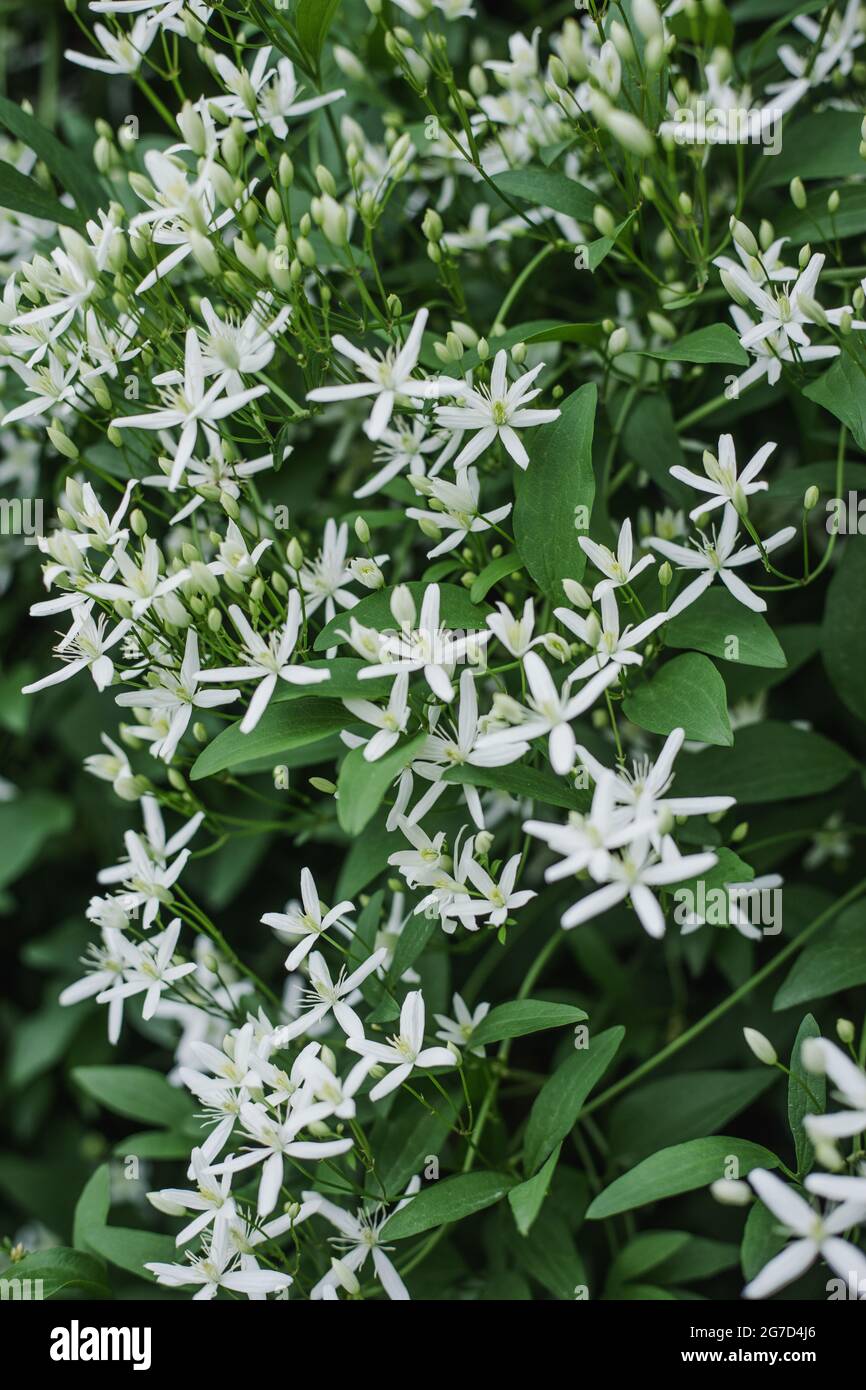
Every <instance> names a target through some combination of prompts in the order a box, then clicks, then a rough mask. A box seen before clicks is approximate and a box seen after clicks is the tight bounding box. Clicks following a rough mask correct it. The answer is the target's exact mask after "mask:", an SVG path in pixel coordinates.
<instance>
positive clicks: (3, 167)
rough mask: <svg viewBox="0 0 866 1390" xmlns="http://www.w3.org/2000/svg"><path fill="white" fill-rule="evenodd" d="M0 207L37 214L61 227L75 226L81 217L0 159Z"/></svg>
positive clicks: (78, 224) (31, 215)
mask: <svg viewBox="0 0 866 1390" xmlns="http://www.w3.org/2000/svg"><path fill="white" fill-rule="evenodd" d="M0 207H3V208H11V209H12V211H13V212H22V213H24V214H25V216H27V217H39V218H41V219H42V220H44V221H45V222H60V223H62V225H63V226H64V227H78V226H80V225H81V218H80V217H79V216H78V213H77V212H74V211H73V209H72V208H67V207H64V206H63V204H62V203H59V202H58V201H57V199H56V198H55V197H54V196H53V195H52V194H51V193H46V191H45V189H44V188H43V187H42V185H41V184H38V183H37V182H36V180H35V179H31V178H29V177H28V176H27V175H26V174H19V172H18V170H17V169H13V167H12V165H11V164H5V163H4V162H3V161H0Z"/></svg>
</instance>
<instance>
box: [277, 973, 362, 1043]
mask: <svg viewBox="0 0 866 1390" xmlns="http://www.w3.org/2000/svg"><path fill="white" fill-rule="evenodd" d="M385 955H386V952H385V951H381V950H380V951H375V952H374V953H373V955H371V956H368V957H367V959H366V960H365V961H364V963H363V964H362V965H359V966H358V968H357V970H353V971H352V973H351V975H347V974H346V971H345V969H343V970H341V971H340V973H339V975H338V976H337V979H336V980H333V979H332V978H331V972H330V970H329V969H328V963H327V961H326V960H325V957H324V956H323V955H321V954H320V953H319V952H318V951H311V952H310V963H309V973H310V985H311V986H312V988H311V989H309V990H306V991H305V996H306V999H307V1002H308V1004H309V1007H308V1009H307V1011H306V1013H303V1014H301V1016H300V1018H297V1019H295V1021H294V1023H289V1024H287V1025H286V1027H285V1028H280V1029H279V1030H278V1032H277V1035H276V1039H275V1040H276V1041H277V1044H278V1046H280V1047H282V1046H285V1044H286V1043H287V1042H290V1041H291V1039H292V1038H297V1037H300V1035H301V1034H302V1033H307V1032H309V1030H310V1029H311V1028H313V1027H315V1025H316V1024H317V1023H320V1022H321V1021H322V1019H323V1018H325V1017H326V1015H327V1014H329V1013H331V1012H333V1015H334V1018H335V1019H336V1020H337V1023H338V1024H339V1025H340V1027H341V1028H342V1030H343V1032H344V1033H345V1034H346V1036H347V1037H349V1036H352V1035H355V1034H363V1032H364V1025H363V1024H362V1022H361V1020H360V1018H359V1017H358V1015H357V1014H356V1013H355V1010H354V1009H353V1008H352V1007H351V1004H352V1002H356V1001H357V1000H358V998H360V993H359V991H358V986H359V985H360V984H362V983H363V981H364V980H366V978H367V976H368V975H372V974H373V971H374V970H376V969H378V967H379V966H380V965H381V963H382V961H383V960H384V959H385Z"/></svg>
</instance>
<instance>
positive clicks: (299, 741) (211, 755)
mask: <svg viewBox="0 0 866 1390" xmlns="http://www.w3.org/2000/svg"><path fill="white" fill-rule="evenodd" d="M323 684H324V682H323ZM349 722H351V717H350V716H349V715H348V714H347V712H346V710H345V709H344V707H343V706H342V705H341V704H338V703H337V701H336V700H317V699H315V698H312V697H309V696H308V697H306V698H304V699H301V700H290V701H287V702H286V703H284V704H270V705H268V707H267V709H266V710H265V712H264V714H263V715H262V717H261V719H260V720H259V722H258V724H257V725H256V727H255V728H254V729H253V730H251V732H250V733H248V734H242V733H241V731H240V721H239V722H238V723H237V724H231V725H229V727H228V728H227V729H223V731H222V733H220V734H217V736H216V738H215V739H214V741H213V743H209V744H208V746H207V748H205V749H203V751H202V752H201V753H199V755H198V757H197V758H196V760H195V762H194V763H193V766H192V770H191V771H190V778H191V779H192V781H193V782H197V781H199V780H200V779H201V778H202V777H212V776H213V775H214V773H216V772H226V771H228V769H230V768H233V767H239V766H241V765H242V764H245V763H251V762H254V761H256V759H259V758H261V759H264V758H273V760H274V762H279V760H280V755H281V754H284V753H287V752H288V751H289V750H290V749H293V748H303V747H306V745H307V744H311V743H319V742H320V741H321V740H323V739H326V738H328V737H329V736H330V735H333V734H337V733H339V732H340V730H341V729H344V728H345V727H346V725H347V723H349Z"/></svg>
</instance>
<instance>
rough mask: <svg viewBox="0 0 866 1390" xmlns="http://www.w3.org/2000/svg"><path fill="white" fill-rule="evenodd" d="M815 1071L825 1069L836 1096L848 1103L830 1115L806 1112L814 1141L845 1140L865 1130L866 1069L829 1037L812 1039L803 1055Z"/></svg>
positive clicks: (844, 1103) (814, 1142) (811, 1137)
mask: <svg viewBox="0 0 866 1390" xmlns="http://www.w3.org/2000/svg"><path fill="white" fill-rule="evenodd" d="M803 1059H804V1061H805V1063H806V1066H807V1067H808V1068H809V1070H810V1071H813V1072H819V1073H821V1072H826V1074H827V1075H828V1076H829V1077H830V1080H831V1081H832V1082H833V1085H834V1086H835V1087H836V1098H837V1099H838V1100H841V1101H842V1104H843V1105H845V1106H846V1109H845V1110H840V1111H837V1112H835V1113H834V1114H831V1115H806V1116H805V1118H804V1120H803V1124H804V1126H805V1129H806V1133H807V1134H808V1136H809V1138H810V1139H811V1140H812V1142H813V1144H817V1143H821V1142H822V1141H827V1140H829V1141H830V1142H831V1143H832V1142H833V1141H835V1140H836V1139H846V1138H848V1137H849V1136H850V1135H853V1134H859V1133H860V1131H861V1130H864V1129H866V1072H864V1071H863V1069H862V1068H861V1067H858V1066H857V1064H856V1062H854V1061H853V1060H852V1059H851V1058H850V1057H849V1056H847V1054H846V1053H844V1052H843V1051H842V1049H841V1047H837V1046H836V1044H835V1043H833V1042H830V1041H829V1039H827V1038H811V1039H809V1042H808V1047H807V1048H806V1049H805V1052H804V1057H803Z"/></svg>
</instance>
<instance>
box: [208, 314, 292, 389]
mask: <svg viewBox="0 0 866 1390" xmlns="http://www.w3.org/2000/svg"><path fill="white" fill-rule="evenodd" d="M272 304H273V295H271V294H260V295H258V296H257V297H256V299H255V300H254V301H253V304H252V307H251V309H250V312H249V313H248V314H247V316H246V318H244V319H241V320H238V319H237V318H236V317H233V316H232V315H231V314H227V315H226V317H225V318H221V317H220V315H219V314H218V313H216V311H215V310H214V308H213V306H212V305H211V302H210V300H209V299H203V300H202V301H201V316H202V318H203V319H204V321H205V323H206V325H207V330H208V332H207V337H206V338H205V341H204V353H203V355H202V361H203V367H204V374H205V376H214V375H216V374H220V373H227V374H228V379H227V382H226V389H227V390H229V391H242V390H243V382H242V380H241V377H242V376H243V375H245V374H247V375H249V374H251V373H254V372H260V371H262V370H263V369H264V368H265V367H266V366H267V365H268V363H269V362H270V360H271V358H272V357H273V355H274V348H275V344H274V339H275V338H277V337H279V335H280V333H282V331H283V329H284V328H285V326H286V324H287V323H288V321H289V318H290V316H291V312H292V311H291V308H290V307H289V306H285V307H284V308H282V309H280V311H279V312H278V313H277V314H276V315H275V316H274V318H272V319H271V320H270V322H267V315H268V313H269V311H270V309H271V305H272Z"/></svg>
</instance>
